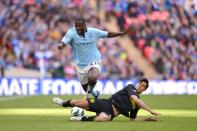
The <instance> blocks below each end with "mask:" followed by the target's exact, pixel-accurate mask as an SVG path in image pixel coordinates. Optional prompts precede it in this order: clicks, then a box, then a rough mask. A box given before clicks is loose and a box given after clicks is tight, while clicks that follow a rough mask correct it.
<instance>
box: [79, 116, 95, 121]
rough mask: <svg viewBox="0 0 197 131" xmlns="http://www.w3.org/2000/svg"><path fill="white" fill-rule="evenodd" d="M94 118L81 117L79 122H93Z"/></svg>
mask: <svg viewBox="0 0 197 131" xmlns="http://www.w3.org/2000/svg"><path fill="white" fill-rule="evenodd" d="M95 117H96V116H90V117H87V116H83V117H82V120H81V121H94V119H95Z"/></svg>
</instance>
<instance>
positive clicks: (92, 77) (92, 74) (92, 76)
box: [88, 67, 99, 85]
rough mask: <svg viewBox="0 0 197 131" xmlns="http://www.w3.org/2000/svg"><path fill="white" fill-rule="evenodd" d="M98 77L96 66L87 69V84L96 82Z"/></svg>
mask: <svg viewBox="0 0 197 131" xmlns="http://www.w3.org/2000/svg"><path fill="white" fill-rule="evenodd" d="M98 77H99V70H98V69H97V68H96V67H91V68H90V69H89V71H88V82H89V84H92V85H93V84H96V81H97V79H98Z"/></svg>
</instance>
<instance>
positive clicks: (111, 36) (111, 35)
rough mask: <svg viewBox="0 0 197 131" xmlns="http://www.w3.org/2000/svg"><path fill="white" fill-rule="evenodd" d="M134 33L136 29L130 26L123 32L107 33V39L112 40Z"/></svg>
mask: <svg viewBox="0 0 197 131" xmlns="http://www.w3.org/2000/svg"><path fill="white" fill-rule="evenodd" d="M135 31H136V28H135V27H134V26H130V27H129V28H127V29H126V30H124V31H123V32H108V37H109V38H113V37H117V36H122V35H125V34H127V33H130V32H135Z"/></svg>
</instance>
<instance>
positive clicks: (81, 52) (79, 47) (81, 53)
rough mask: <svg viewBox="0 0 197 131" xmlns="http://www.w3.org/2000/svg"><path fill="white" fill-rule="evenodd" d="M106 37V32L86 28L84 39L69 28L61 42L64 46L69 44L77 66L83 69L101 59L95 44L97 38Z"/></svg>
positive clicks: (73, 29)
mask: <svg viewBox="0 0 197 131" xmlns="http://www.w3.org/2000/svg"><path fill="white" fill-rule="evenodd" d="M107 36H108V32H107V31H102V30H98V29H96V28H87V31H86V32H85V37H83V36H81V35H78V34H77V31H76V29H75V28H71V29H69V30H68V32H67V33H66V35H65V36H64V37H63V38H62V40H61V41H62V42H63V43H64V44H69V45H70V46H71V48H72V50H73V53H74V59H75V62H76V64H77V66H79V67H85V66H88V65H89V64H90V63H91V62H95V61H98V60H100V59H101V54H100V52H99V50H98V48H97V45H96V44H97V42H98V40H99V38H106V37H107Z"/></svg>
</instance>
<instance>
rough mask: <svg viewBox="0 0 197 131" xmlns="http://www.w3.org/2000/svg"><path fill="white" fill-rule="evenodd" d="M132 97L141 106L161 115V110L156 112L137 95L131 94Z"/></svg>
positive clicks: (153, 113)
mask: <svg viewBox="0 0 197 131" xmlns="http://www.w3.org/2000/svg"><path fill="white" fill-rule="evenodd" d="M131 99H132V100H133V101H134V102H135V103H136V104H137V105H138V106H139V107H141V108H143V109H144V110H147V111H148V112H150V113H151V114H152V115H161V114H160V113H159V112H156V111H154V110H152V109H151V108H150V107H148V106H147V105H146V104H145V103H144V102H143V101H142V100H140V99H139V98H138V97H137V96H135V95H131Z"/></svg>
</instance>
